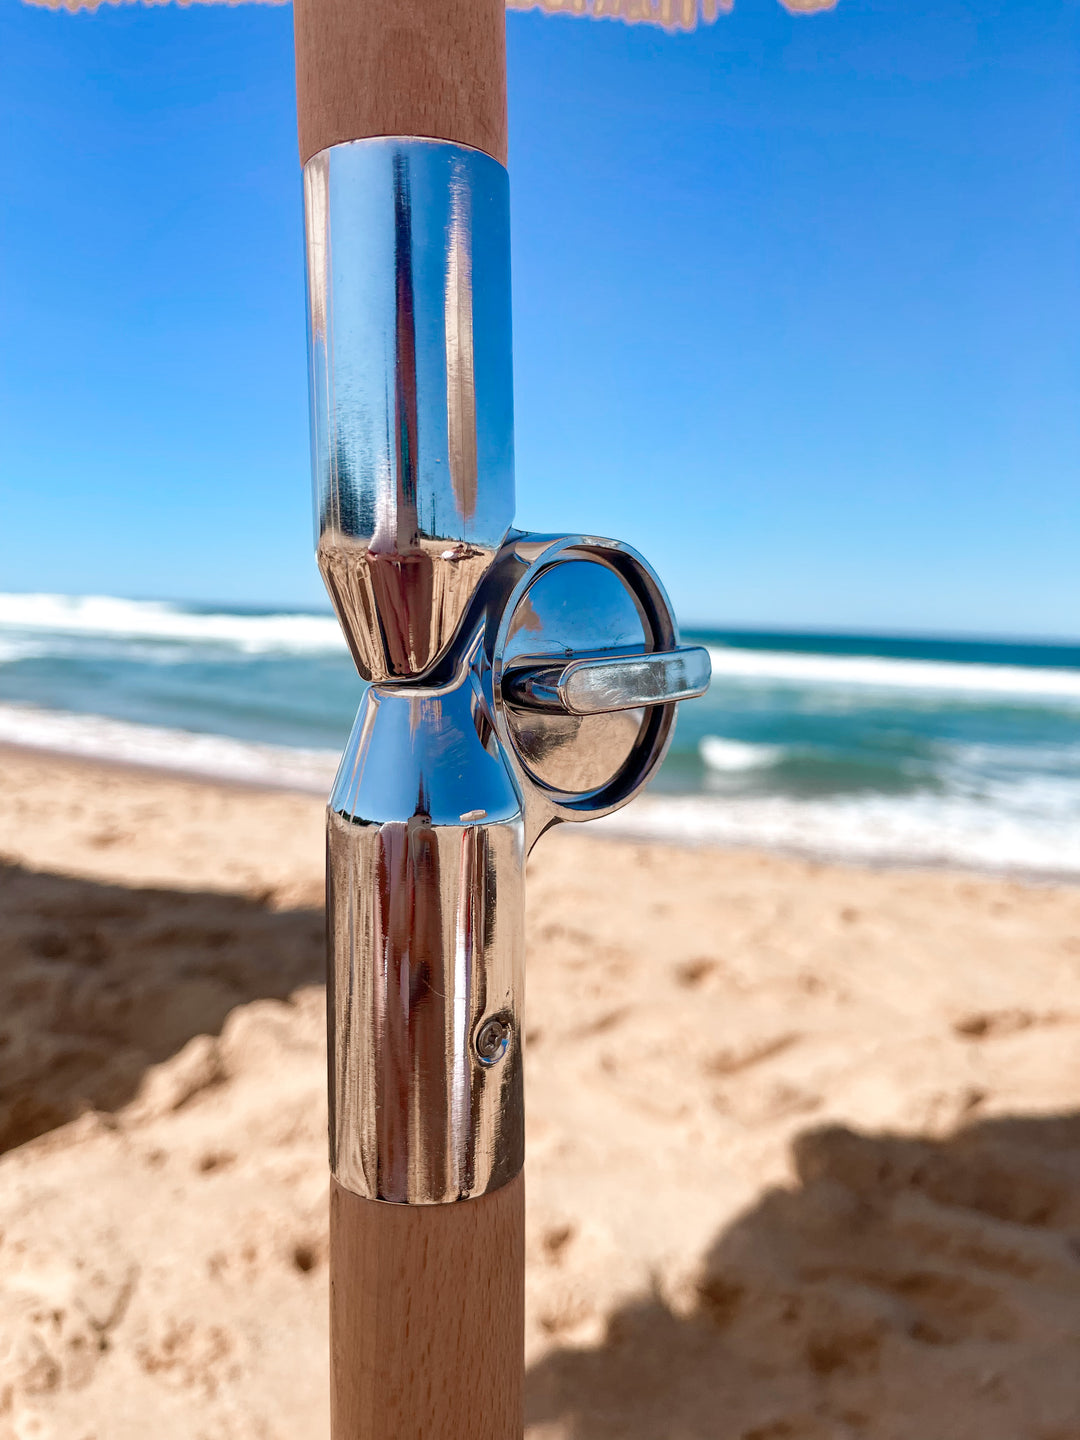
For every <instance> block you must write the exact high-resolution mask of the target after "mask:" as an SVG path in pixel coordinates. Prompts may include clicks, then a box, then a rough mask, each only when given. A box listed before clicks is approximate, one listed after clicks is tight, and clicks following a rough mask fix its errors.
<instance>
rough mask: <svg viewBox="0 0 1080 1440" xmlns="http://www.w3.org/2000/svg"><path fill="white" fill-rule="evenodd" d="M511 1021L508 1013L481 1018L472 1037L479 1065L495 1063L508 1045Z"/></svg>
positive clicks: (511, 1026) (511, 1027)
mask: <svg viewBox="0 0 1080 1440" xmlns="http://www.w3.org/2000/svg"><path fill="white" fill-rule="evenodd" d="M512 1031H513V1023H512V1021H511V1019H510V1016H509V1015H491V1016H489V1017H488V1019H487V1020H482V1021H481V1022H480V1025H479V1027H478V1029H477V1031H476V1036H475V1038H474V1039H473V1049H474V1050H475V1051H476V1058H477V1059H478V1060H479V1061H480V1064H481V1065H497V1064H498V1063H499V1061H500V1060H501V1059H502V1058H503V1056H504V1055H505V1054H506V1052H507V1050H508V1049H509V1046H510V1036H511V1033H512Z"/></svg>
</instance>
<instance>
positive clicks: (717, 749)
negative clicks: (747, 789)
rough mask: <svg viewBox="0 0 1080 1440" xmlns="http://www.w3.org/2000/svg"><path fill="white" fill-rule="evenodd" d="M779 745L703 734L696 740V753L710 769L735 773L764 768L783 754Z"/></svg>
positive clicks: (773, 763)
mask: <svg viewBox="0 0 1080 1440" xmlns="http://www.w3.org/2000/svg"><path fill="white" fill-rule="evenodd" d="M783 753H784V752H783V747H782V746H780V745H751V744H748V743H747V742H746V741H745V740H726V739H724V738H723V737H722V736H720V735H705V736H703V737H702V738H701V740H699V741H698V754H699V755H700V756H701V758H702V760H703V761H704V762H705V764H706V765H707V766H708V767H709V769H710V770H718V771H720V772H721V773H722V774H725V775H730V774H737V773H738V772H740V771H743V770H764V769H766V768H767V767H768V766H770V765H775V764H776V762H777V760H779V759H780V757H781V756H782V755H783Z"/></svg>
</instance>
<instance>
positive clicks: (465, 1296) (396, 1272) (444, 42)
mask: <svg viewBox="0 0 1080 1440" xmlns="http://www.w3.org/2000/svg"><path fill="white" fill-rule="evenodd" d="M294 14H295V27H296V90H297V110H298V118H299V132H300V159H301V163H302V164H303V163H305V162H306V161H308V160H309V159H310V158H311V156H313V155H315V154H316V153H317V152H319V151H321V150H323V149H325V148H327V147H329V146H331V145H336V144H339V143H341V142H343V141H351V140H361V139H367V138H370V137H374V136H382V135H387V136H416V137H426V138H430V139H439V140H449V141H454V142H456V143H458V144H461V145H467V146H471V147H473V148H475V149H479V150H483V151H485V152H487V154H489V155H491V156H493V157H494V158H495V159H496V160H498V161H499V162H500V163H501V164H503V165H505V163H506V60H505V23H506V22H505V10H504V6H503V0H295V5H294ZM524 1205H525V1191H524V1182H523V1177H522V1176H521V1175H520V1174H519V1175H518V1176H517V1178H516V1179H514V1180H512V1181H511V1182H510V1183H509V1184H507V1185H505V1186H503V1187H502V1188H501V1189H498V1190H495V1191H493V1192H491V1193H490V1194H487V1195H483V1196H481V1197H479V1198H476V1199H471V1200H462V1201H456V1202H453V1203H448V1204H434V1205H432V1204H426V1205H399V1204H388V1203H384V1202H381V1201H376V1200H367V1199H362V1198H360V1197H359V1196H357V1195H355V1194H353V1193H351V1192H350V1191H348V1190H346V1189H343V1188H342V1187H341V1186H339V1185H338V1184H337V1182H336V1181H334V1182H332V1189H331V1201H330V1344H331V1353H330V1383H331V1415H332V1420H331V1428H332V1435H333V1440H519V1437H520V1436H521V1434H522V1431H523V1406H522V1381H523V1331H524V1319H523V1313H524Z"/></svg>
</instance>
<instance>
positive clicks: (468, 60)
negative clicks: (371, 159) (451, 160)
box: [293, 0, 506, 165]
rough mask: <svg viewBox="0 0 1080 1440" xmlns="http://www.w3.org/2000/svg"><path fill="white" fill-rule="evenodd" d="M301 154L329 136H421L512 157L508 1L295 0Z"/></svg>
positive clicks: (332, 139)
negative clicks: (508, 135) (509, 148)
mask: <svg viewBox="0 0 1080 1440" xmlns="http://www.w3.org/2000/svg"><path fill="white" fill-rule="evenodd" d="M293 11H294V16H295V27H296V100H297V113H298V119H299V126H300V163H301V164H305V163H306V162H307V161H308V160H309V159H310V158H311V156H312V155H314V154H316V152H317V151H319V150H324V149H325V148H326V147H327V146H329V145H337V144H339V143H340V142H341V141H343V140H364V139H368V138H370V137H371V136H373V135H417V136H421V135H422V136H427V137H428V138H430V139H434V140H453V141H456V142H457V143H458V144H459V145H471V146H472V147H473V148H474V149H477V150H484V151H486V152H487V154H489V155H493V156H494V157H495V159H496V160H498V161H499V162H500V164H502V165H505V164H506V11H505V9H504V4H503V0H296V3H295V4H294V7H293Z"/></svg>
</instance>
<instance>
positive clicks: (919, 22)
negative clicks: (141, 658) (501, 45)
mask: <svg viewBox="0 0 1080 1440" xmlns="http://www.w3.org/2000/svg"><path fill="white" fill-rule="evenodd" d="M1078 22H1080V8H1078V6H1077V4H1076V3H1075V0H1068V3H1059V0H1007V3H1006V0H983V3H980V4H978V5H975V4H974V3H971V4H967V3H960V0H921V3H919V4H913V3H911V0H839V4H838V6H837V8H836V9H835V10H834V11H832V12H829V13H826V14H821V15H817V16H813V17H805V16H804V17H798V16H792V15H789V14H788V13H787V12H786V11H785V10H784V9H782V8H781V6H780V5H778V4H777V3H775V0H737V3H736V8H735V11H734V13H733V14H731V15H729V16H727V17H723V18H721V20H720V21H719V22H718V23H717V24H716V25H714V26H711V27H705V28H702V29H700V30H698V31H697V32H695V33H694V34H692V35H680V36H669V35H666V34H664V33H663V32H658V31H653V30H648V29H645V28H640V27H638V28H630V27H626V26H623V25H621V24H617V23H607V22H597V23H588V22H583V21H575V20H569V19H564V18H550V17H543V16H540V15H539V14H520V13H516V14H511V15H510V17H509V20H508V33H509V80H510V94H511V162H510V163H511V187H512V197H513V202H512V203H513V223H514V255H513V263H514V288H515V313H514V320H515V364H516V380H515V390H516V405H517V456H518V523H519V524H521V525H523V526H525V527H528V528H534V529H548V530H555V529H559V530H590V531H594V532H599V533H607V534H612V535H616V536H618V537H620V538H622V539H626V540H629V541H631V542H632V543H634V544H636V545H638V546H639V548H641V549H642V550H643V551H645V553H646V554H647V555H648V556H649V558H650V559H651V560H652V561H653V562H654V563H655V564H656V566H657V568H658V569H659V570H660V572H661V574H662V575H663V577H664V578H665V580H666V582H667V583H668V586H669V589H670V591H671V593H672V596H673V598H674V600H675V602H676V606H677V608H678V609H679V611H680V613H681V614H682V615H683V617H684V618H687V619H691V620H694V619H696V620H713V621H716V622H721V623H728V624H747V625H756V624H757V625H766V626H768V625H779V626H785V625H792V626H802V625H807V626H830V627H836V628H890V629H900V630H905V629H915V630H936V631H953V632H960V631H974V632H988V633H994V632H996V633H1020V634H1022V633H1028V634H1044V635H1072V636H1077V635H1080V486H1078V485H1077V476H1078V473H1080V406H1078V403H1077V399H1078V393H1080V265H1078V260H1080V255H1078V236H1080V169H1078V162H1080V105H1078V91H1080V86H1078V81H1077V78H1076V77H1077V73H1078V72H1077V58H1078V48H1080V47H1078V38H1080V23H1078ZM291 23H292V22H291V12H290V11H289V9H288V8H287V7H263V6H258V5H241V6H238V7H237V8H226V7H220V8H219V7H204V6H198V5H196V6H192V7H191V8H183V9H182V8H175V7H171V6H168V7H161V8H153V9H143V8H141V7H124V8H121V9H112V8H110V7H108V6H104V7H102V9H101V10H100V11H99V12H98V13H97V14H96V15H87V14H80V15H70V14H66V13H60V14H57V13H51V12H45V11H41V10H35V9H30V8H27V7H25V6H23V5H22V4H20V3H18V0H0V167H2V173H0V179H2V184H3V195H4V204H3V209H2V212H0V215H2V220H0V514H2V530H0V588H2V589H9V590H35V589H50V590H64V591H73V592H87V591H94V592H107V593H112V594H121V595H133V596H165V597H177V598H195V599H203V600H213V599H217V600H235V601H245V602H269V603H306V604H312V603H319V602H320V601H321V599H322V596H321V590H320V586H319V581H318V577H317V574H316V572H315V569H314V565H313V562H312V559H311V530H310V519H309V513H308V510H309V499H308V496H309V488H308V487H309V482H308V439H307V396H306V366H305V358H304V318H303V270H302V237H301V212H300V186H299V173H298V161H297V154H296V141H295V115H294V102H293V94H292V69H291V67H292V54H291Z"/></svg>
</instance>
